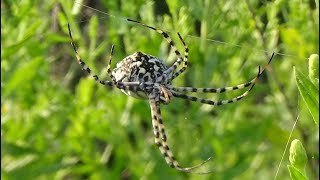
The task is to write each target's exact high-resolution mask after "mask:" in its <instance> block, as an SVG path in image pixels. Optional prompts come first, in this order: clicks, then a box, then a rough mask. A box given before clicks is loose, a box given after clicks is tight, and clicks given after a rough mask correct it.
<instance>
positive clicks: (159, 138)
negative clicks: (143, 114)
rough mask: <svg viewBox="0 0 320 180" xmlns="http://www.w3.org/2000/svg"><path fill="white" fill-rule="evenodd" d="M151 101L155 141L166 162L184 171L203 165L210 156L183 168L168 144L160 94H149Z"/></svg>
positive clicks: (190, 170)
mask: <svg viewBox="0 0 320 180" xmlns="http://www.w3.org/2000/svg"><path fill="white" fill-rule="evenodd" d="M149 103H150V108H151V116H152V126H153V133H154V137H155V143H156V145H157V146H158V147H159V150H160V152H161V154H162V155H163V156H164V158H165V160H166V163H167V164H168V165H169V166H170V167H172V168H175V169H176V170H179V171H184V172H192V170H193V169H196V168H198V167H201V166H202V165H203V164H205V163H206V162H208V161H209V160H210V159H211V157H210V158H208V159H207V160H206V161H203V162H202V163H201V164H199V165H197V166H193V167H187V168H183V167H181V166H180V165H179V163H178V161H177V160H176V159H175V158H174V156H173V153H172V152H171V150H170V148H169V146H168V144H167V136H166V132H165V127H164V125H163V121H162V117H161V111H160V98H159V95H154V94H152V95H149ZM196 173H197V174H206V173H211V172H200V173H199V172H196Z"/></svg>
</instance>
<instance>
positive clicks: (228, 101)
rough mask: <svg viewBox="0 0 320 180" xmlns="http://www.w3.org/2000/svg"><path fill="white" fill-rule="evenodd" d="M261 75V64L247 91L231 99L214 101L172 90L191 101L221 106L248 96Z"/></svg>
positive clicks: (173, 92) (178, 95) (177, 95)
mask: <svg viewBox="0 0 320 180" xmlns="http://www.w3.org/2000/svg"><path fill="white" fill-rule="evenodd" d="M260 75H261V73H260V66H259V71H258V75H257V76H256V78H255V79H254V80H253V82H252V85H251V87H250V89H249V90H247V91H245V92H244V93H243V94H241V95H240V96H237V97H235V98H232V99H229V100H220V101H213V100H208V99H203V98H198V97H195V96H189V95H185V94H181V93H178V92H175V91H173V90H172V95H173V96H175V97H178V98H183V99H187V100H190V101H195V102H200V103H202V104H210V105H213V106H220V105H224V104H229V103H234V102H237V101H239V100H241V99H242V98H243V97H245V96H247V95H248V94H249V92H250V91H251V90H252V89H253V87H254V85H255V84H256V82H257V80H258V77H259V76H260Z"/></svg>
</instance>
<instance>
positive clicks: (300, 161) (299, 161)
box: [289, 139, 308, 174]
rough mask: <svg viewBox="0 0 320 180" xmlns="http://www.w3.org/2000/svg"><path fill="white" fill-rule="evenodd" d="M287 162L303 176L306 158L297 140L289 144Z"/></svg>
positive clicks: (304, 151)
mask: <svg viewBox="0 0 320 180" xmlns="http://www.w3.org/2000/svg"><path fill="white" fill-rule="evenodd" d="M289 160H290V163H291V165H293V166H294V167H296V168H297V169H299V170H300V171H301V172H303V173H304V174H305V167H306V165H307V161H308V157H307V153H306V150H305V149H304V147H303V145H302V144H301V142H300V141H299V140H298V139H295V140H293V141H292V142H291V146H290V155H289Z"/></svg>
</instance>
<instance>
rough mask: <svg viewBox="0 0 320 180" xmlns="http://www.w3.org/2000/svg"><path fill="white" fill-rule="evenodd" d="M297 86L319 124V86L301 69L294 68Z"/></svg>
mask: <svg viewBox="0 0 320 180" xmlns="http://www.w3.org/2000/svg"><path fill="white" fill-rule="evenodd" d="M293 70H294V73H295V77H296V82H297V86H298V89H299V92H300V94H301V96H302V99H303V100H304V102H305V103H306V104H307V107H308V109H309V111H310V113H311V115H312V117H313V120H314V122H315V123H316V124H317V125H318V124H319V111H318V109H319V90H318V89H317V87H316V86H315V85H314V84H313V83H312V82H311V81H310V80H309V79H308V78H307V76H305V75H304V74H302V73H301V72H300V71H298V70H296V69H295V68H293Z"/></svg>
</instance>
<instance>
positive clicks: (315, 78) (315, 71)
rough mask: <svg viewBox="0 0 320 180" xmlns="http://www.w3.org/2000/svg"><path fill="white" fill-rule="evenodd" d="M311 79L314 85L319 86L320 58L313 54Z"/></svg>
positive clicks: (310, 60) (310, 67)
mask: <svg viewBox="0 0 320 180" xmlns="http://www.w3.org/2000/svg"><path fill="white" fill-rule="evenodd" d="M309 78H310V80H311V81H312V83H313V84H314V85H316V86H319V56H318V54H311V56H310V57H309Z"/></svg>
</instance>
